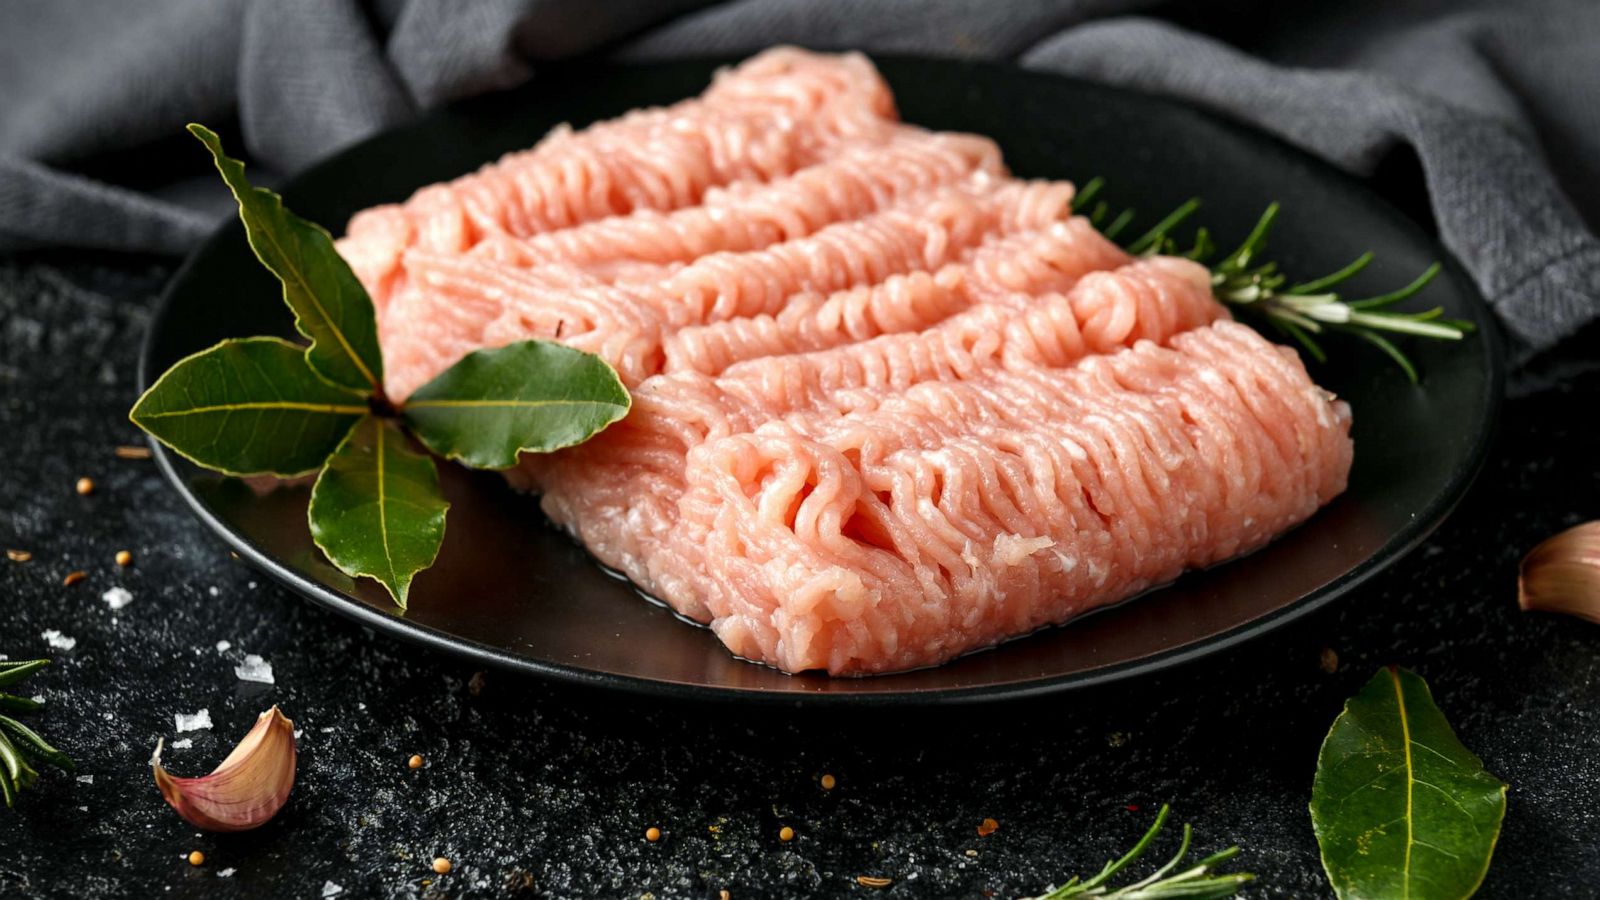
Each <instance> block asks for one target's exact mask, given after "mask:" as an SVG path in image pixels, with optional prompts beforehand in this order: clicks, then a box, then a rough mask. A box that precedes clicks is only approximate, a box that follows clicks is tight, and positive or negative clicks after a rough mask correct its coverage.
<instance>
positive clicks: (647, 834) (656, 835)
mask: <svg viewBox="0 0 1600 900" xmlns="http://www.w3.org/2000/svg"><path fill="white" fill-rule="evenodd" d="M644 839H645V840H647V841H649V842H650V843H652V844H654V843H655V842H656V841H659V840H661V829H659V828H657V827H655V826H654V825H651V826H650V827H649V828H646V829H645V830H644Z"/></svg>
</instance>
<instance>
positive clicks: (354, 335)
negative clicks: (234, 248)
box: [189, 124, 383, 391]
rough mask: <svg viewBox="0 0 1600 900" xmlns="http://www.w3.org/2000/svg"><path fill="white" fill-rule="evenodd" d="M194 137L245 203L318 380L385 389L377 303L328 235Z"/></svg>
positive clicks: (250, 230) (215, 144) (206, 134)
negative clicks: (307, 344) (308, 341)
mask: <svg viewBox="0 0 1600 900" xmlns="http://www.w3.org/2000/svg"><path fill="white" fill-rule="evenodd" d="M189 131H190V132H191V133H193V134H194V136H195V137H197V138H199V139H200V142H201V143H202V144H205V145H206V149H207V150H210V151H211V156H212V159H213V160H215V161H216V164H217V171H218V172H220V173H222V180H223V181H226V182H227V183H228V188H229V189H230V190H232V191H233V196H234V199H235V200H237V201H238V203H239V218H240V219H241V220H243V221H244V227H245V234H246V235H247V236H248V237H249V239H250V247H251V249H253V250H254V251H255V253H256V256H257V257H258V258H259V259H260V260H261V262H262V264H263V265H265V266H266V267H267V268H268V269H270V270H271V271H272V274H274V275H276V276H278V280H279V281H281V282H283V300H284V302H285V303H287V304H288V305H289V308H290V309H291V310H293V311H294V316H295V320H294V324H295V327H296V328H298V329H299V330H300V333H301V334H303V335H305V336H306V337H308V338H310V339H311V347H310V348H309V349H308V350H306V359H307V361H308V362H310V363H311V368H313V369H315V370H316V372H317V374H318V375H321V376H322V377H323V378H326V379H327V380H328V381H330V382H332V383H334V384H337V385H342V386H344V387H347V388H352V389H357V390H363V391H371V390H377V389H379V388H380V387H381V386H382V384H383V354H382V353H381V352H380V350H379V348H378V320H377V315H376V313H375V312H374V310H373V306H372V298H371V297H369V296H367V290H366V288H364V287H362V285H361V282H360V281H359V280H357V279H356V276H355V273H354V272H352V271H351V270H350V265H349V264H348V263H346V262H345V261H344V257H342V256H340V255H339V252H338V251H337V250H335V249H334V246H333V238H332V236H330V235H329V234H328V232H327V230H326V229H324V228H323V227H322V226H320V225H317V224H316V223H314V222H309V221H307V220H305V219H302V218H300V217H299V216H297V215H295V214H294V213H292V212H290V211H289V210H288V209H287V208H285V207H284V205H283V198H282V197H280V196H278V195H277V194H275V193H273V192H272V191H269V190H266V189H265V188H258V187H253V186H252V185H251V184H250V182H249V180H247V179H246V178H245V175H244V163H242V162H240V161H239V160H237V159H233V158H232V157H230V156H228V155H227V154H225V153H224V152H223V151H222V141H221V139H219V138H218V137H217V135H216V134H215V133H214V132H212V131H211V130H210V129H208V128H206V127H205V126H203V125H195V124H191V125H190V126H189Z"/></svg>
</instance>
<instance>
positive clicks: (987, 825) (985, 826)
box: [978, 819, 1000, 837]
mask: <svg viewBox="0 0 1600 900" xmlns="http://www.w3.org/2000/svg"><path fill="white" fill-rule="evenodd" d="M999 830H1000V823H999V822H996V821H995V820H993V819H984V820H983V821H982V822H979V823H978V837H988V836H989V835H991V834H994V833H995V832H996V831H999Z"/></svg>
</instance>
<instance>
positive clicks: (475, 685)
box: [467, 671, 488, 697]
mask: <svg viewBox="0 0 1600 900" xmlns="http://www.w3.org/2000/svg"><path fill="white" fill-rule="evenodd" d="M487 677H488V676H486V675H485V674H484V673H483V672H482V671H478V672H473V673H472V677H471V678H469V679H467V694H468V695H469V696H472V697H476V696H478V695H479V694H481V693H483V684H484V681H485V679H486V678H487Z"/></svg>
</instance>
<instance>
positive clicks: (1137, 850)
mask: <svg viewBox="0 0 1600 900" xmlns="http://www.w3.org/2000/svg"><path fill="white" fill-rule="evenodd" d="M1170 814H1171V809H1169V808H1168V807H1167V805H1166V804H1164V803H1163V804H1162V805H1161V811H1160V812H1159V813H1157V814H1156V820H1155V822H1154V824H1152V825H1151V826H1150V829H1149V830H1148V831H1146V832H1145V833H1144V837H1142V838H1140V839H1139V842H1138V843H1137V844H1134V845H1133V849H1132V850H1129V851H1128V852H1127V853H1124V854H1123V855H1122V857H1121V858H1120V859H1114V860H1111V861H1110V862H1107V863H1106V865H1105V868H1103V869H1101V870H1100V872H1099V874H1097V875H1095V876H1094V877H1093V878H1090V879H1089V880H1087V881H1084V880H1081V879H1078V878H1073V879H1072V880H1071V881H1069V882H1067V883H1066V884H1063V885H1061V886H1060V887H1058V888H1052V889H1051V890H1050V891H1049V892H1048V893H1046V894H1041V895H1040V896H1038V897H1035V898H1032V900H1066V898H1070V897H1102V898H1107V900H1173V898H1178V897H1182V898H1200V900H1207V898H1217V897H1232V896H1233V895H1234V894H1236V893H1238V892H1239V889H1240V888H1241V887H1243V886H1244V885H1245V884H1246V883H1247V882H1250V881H1253V880H1255V876H1254V875H1251V874H1249V873H1246V872H1232V873H1228V874H1216V873H1214V872H1213V871H1212V870H1213V869H1215V868H1216V866H1217V865H1218V864H1219V863H1222V862H1226V861H1227V860H1229V859H1232V858H1233V857H1234V856H1235V855H1236V854H1238V852H1239V848H1238V847H1229V848H1228V849H1226V850H1222V851H1219V852H1217V853H1213V854H1211V855H1210V856H1207V857H1206V858H1204V859H1202V860H1200V861H1199V862H1195V863H1191V864H1189V865H1188V866H1187V867H1186V868H1182V869H1180V868H1179V867H1180V866H1182V865H1183V860H1184V857H1186V856H1188V855H1189V844H1190V842H1191V840H1192V839H1193V832H1192V830H1191V829H1190V828H1189V826H1188V825H1184V826H1183V841H1182V842H1181V843H1180V844H1179V845H1178V852H1177V853H1175V854H1173V856H1172V858H1171V859H1169V860H1167V862H1166V864H1165V865H1163V866H1161V868H1159V869H1156V870H1155V871H1154V872H1151V873H1150V874H1149V875H1148V876H1146V877H1145V878H1144V879H1142V880H1140V881H1136V882H1134V883H1132V884H1126V885H1123V886H1122V887H1119V888H1113V887H1111V885H1110V882H1111V879H1112V878H1113V877H1115V876H1116V875H1117V873H1119V872H1121V871H1122V870H1123V869H1126V868H1127V867H1128V866H1130V865H1132V864H1133V863H1134V862H1135V861H1137V860H1138V859H1139V857H1141V856H1143V855H1144V852H1145V851H1146V850H1148V849H1150V845H1151V844H1152V843H1154V841H1155V839H1156V835H1158V834H1160V833H1161V829H1162V827H1163V826H1165V825H1166V824H1167V817H1168V816H1169V815H1170Z"/></svg>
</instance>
